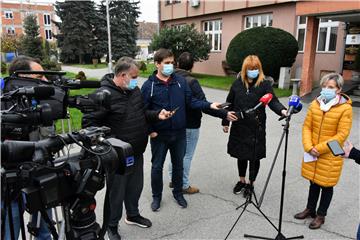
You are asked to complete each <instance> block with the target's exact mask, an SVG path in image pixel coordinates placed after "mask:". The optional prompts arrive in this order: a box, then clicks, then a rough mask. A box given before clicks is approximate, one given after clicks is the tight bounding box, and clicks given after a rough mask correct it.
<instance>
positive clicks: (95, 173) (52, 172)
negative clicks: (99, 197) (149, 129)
mask: <svg viewBox="0 0 360 240" xmlns="http://www.w3.org/2000/svg"><path fill="white" fill-rule="evenodd" d="M109 132H110V128H108V127H89V128H86V129H82V130H80V131H78V132H74V133H71V134H63V135H54V136H50V137H49V138H48V139H44V140H40V141H37V142H28V141H13V140H5V141H4V142H2V143H1V159H2V167H3V168H4V169H5V170H8V169H10V170H11V169H12V170H15V171H12V175H11V176H12V179H9V178H7V176H6V171H2V172H3V173H4V175H5V176H2V179H3V181H4V182H3V184H4V185H3V186H7V181H9V180H10V181H11V180H13V179H14V178H16V182H17V184H18V185H19V186H18V188H19V189H21V191H22V193H23V195H24V196H25V202H26V205H25V208H26V211H27V212H29V213H30V214H33V213H37V212H39V211H40V212H41V214H42V215H44V216H47V213H46V211H45V210H46V209H49V208H53V207H56V206H62V207H63V209H64V220H65V234H66V237H67V239H85V236H87V237H89V236H90V238H86V239H97V238H98V237H97V236H98V235H99V231H100V227H99V224H98V223H96V217H95V212H94V211H95V206H96V202H95V198H94V197H95V194H96V192H97V191H99V190H101V189H102V188H103V187H104V181H105V176H106V177H109V176H111V175H112V174H115V173H118V174H126V173H127V172H129V171H131V168H132V167H133V164H134V157H133V152H132V148H131V145H130V144H128V143H125V142H123V141H121V140H119V139H115V138H106V135H108V134H109ZM69 144H77V145H78V146H80V147H81V151H80V152H78V153H75V154H72V155H67V156H63V157H59V158H56V157H55V154H56V153H57V152H58V151H59V150H60V149H62V148H64V147H67V146H68V145H69ZM115 170H116V172H115ZM14 172H15V175H14ZM2 175H3V174H2ZM12 182H14V181H12ZM5 191H6V189H5ZM5 198H6V199H5V202H6V203H7V204H6V205H7V206H10V205H8V204H9V203H10V201H11V199H9V196H8V195H7V194H6V196H5ZM44 219H46V218H44ZM48 225H49V229H50V230H51V232H52V234H53V237H54V238H55V239H57V237H58V235H57V233H56V230H55V228H54V227H53V226H52V224H51V223H48ZM89 234H90V235H89Z"/></svg>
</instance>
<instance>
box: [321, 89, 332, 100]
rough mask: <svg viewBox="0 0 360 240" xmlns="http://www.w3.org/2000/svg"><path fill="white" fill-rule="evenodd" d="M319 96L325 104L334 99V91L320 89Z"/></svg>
mask: <svg viewBox="0 0 360 240" xmlns="http://www.w3.org/2000/svg"><path fill="white" fill-rule="evenodd" d="M320 95H321V97H322V98H324V99H325V101H326V102H329V101H331V100H332V99H334V98H335V97H336V89H330V88H322V89H321V92H320Z"/></svg>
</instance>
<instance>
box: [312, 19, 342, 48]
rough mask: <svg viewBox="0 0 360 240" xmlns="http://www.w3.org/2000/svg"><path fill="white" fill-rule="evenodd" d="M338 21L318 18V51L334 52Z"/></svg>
mask: <svg viewBox="0 0 360 240" xmlns="http://www.w3.org/2000/svg"><path fill="white" fill-rule="evenodd" d="M338 26H339V22H333V21H331V20H326V19H320V23H319V34H318V42H317V51H318V52H335V51H336V40H337V32H338Z"/></svg>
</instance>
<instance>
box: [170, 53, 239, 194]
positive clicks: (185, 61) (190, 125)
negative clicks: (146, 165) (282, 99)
mask: <svg viewBox="0 0 360 240" xmlns="http://www.w3.org/2000/svg"><path fill="white" fill-rule="evenodd" d="M193 66H194V58H193V57H192V55H191V53H189V52H183V53H182V54H181V55H180V56H179V59H178V68H177V69H176V70H175V73H176V74H178V75H180V76H182V77H184V78H185V79H186V81H187V83H188V85H189V87H190V89H191V93H192V95H193V97H194V98H196V99H199V100H206V97H205V93H204V91H203V90H202V88H201V86H200V84H199V81H198V80H197V79H196V78H194V77H193V76H191V73H190V71H191V69H192V68H193ZM203 112H204V113H206V114H209V115H211V116H214V117H218V118H221V119H226V118H227V119H228V120H229V121H236V120H237V117H236V115H235V112H228V111H226V110H225V109H219V110H213V109H206V110H203ZM201 118H202V111H201V110H200V109H191V108H189V107H187V108H186V151H185V156H184V162H183V167H184V170H183V193H185V194H194V193H198V192H199V189H198V188H197V187H194V186H191V185H190V180H189V176H190V166H191V161H192V159H193V156H194V153H195V149H196V145H197V142H198V139H199V134H200V125H201ZM169 175H170V179H172V178H171V176H172V164H171V162H170V163H169ZM169 185H170V187H172V183H170V184H169Z"/></svg>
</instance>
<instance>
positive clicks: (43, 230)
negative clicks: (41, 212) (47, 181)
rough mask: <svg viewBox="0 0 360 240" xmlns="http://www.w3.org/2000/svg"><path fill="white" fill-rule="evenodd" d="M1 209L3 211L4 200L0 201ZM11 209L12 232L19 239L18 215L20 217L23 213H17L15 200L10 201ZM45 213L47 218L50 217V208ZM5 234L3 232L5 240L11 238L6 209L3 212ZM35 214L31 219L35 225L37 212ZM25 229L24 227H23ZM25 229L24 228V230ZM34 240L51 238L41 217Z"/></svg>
mask: <svg viewBox="0 0 360 240" xmlns="http://www.w3.org/2000/svg"><path fill="white" fill-rule="evenodd" d="M1 209H2V211H4V210H5V209H4V202H1ZM11 211H12V219H13V220H12V222H13V226H14V234H15V239H19V234H20V217H22V214H23V213H21V214H20V213H19V205H18V202H17V201H12V202H11ZM47 213H48V215H49V218H50V219H51V216H52V214H51V209H48V210H47ZM5 214H6V215H5V224H6V225H5V234H4V239H5V240H11V233H10V226H9V217H8V212H7V210H6V213H5ZM35 215H36V216H32V220H31V221H35V225H36V220H37V214H35ZM25 229H26V228H25ZM25 231H26V230H25ZM35 239H36V240H51V239H52V238H51V234H50V231H49V229H48V227H47V224H46V223H45V221H44V220H43V219H42V218H41V221H40V229H39V236H37V237H36V238H35Z"/></svg>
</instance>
